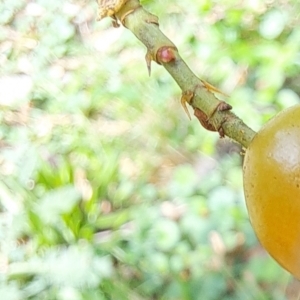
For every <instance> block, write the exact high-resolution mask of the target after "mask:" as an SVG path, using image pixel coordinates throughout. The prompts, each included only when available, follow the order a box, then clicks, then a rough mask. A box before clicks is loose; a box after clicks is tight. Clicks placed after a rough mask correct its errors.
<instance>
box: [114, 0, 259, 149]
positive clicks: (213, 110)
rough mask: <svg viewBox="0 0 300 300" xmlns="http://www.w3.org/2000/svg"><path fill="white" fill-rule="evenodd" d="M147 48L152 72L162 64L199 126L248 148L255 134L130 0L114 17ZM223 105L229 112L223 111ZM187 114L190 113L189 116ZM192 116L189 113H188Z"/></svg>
mask: <svg viewBox="0 0 300 300" xmlns="http://www.w3.org/2000/svg"><path fill="white" fill-rule="evenodd" d="M114 16H115V17H116V18H117V19H119V20H120V21H121V23H122V24H123V25H124V26H125V27H126V28H128V29H129V30H130V31H131V32H132V33H134V35H135V36H136V37H137V38H138V39H139V40H140V41H141V42H142V43H143V44H144V45H145V46H146V48H147V54H146V62H147V67H148V71H149V74H150V71H151V61H152V60H153V61H155V62H157V63H158V64H161V65H162V66H164V67H165V69H166V70H167V71H168V72H169V73H170V75H171V76H172V77H173V78H174V80H175V81H176V82H177V84H178V85H179V87H180V88H181V90H182V91H183V95H190V94H191V93H192V97H190V98H186V99H185V98H184V99H183V98H182V99H181V103H182V104H183V106H185V103H186V102H187V103H188V104H190V105H191V106H192V107H193V109H194V113H195V115H196V117H197V118H198V120H199V121H200V123H201V124H202V125H203V126H204V127H205V128H206V129H208V130H216V131H218V132H219V134H220V136H222V137H223V136H224V135H226V136H228V137H230V138H232V139H233V140H235V141H236V142H238V143H240V144H241V145H242V146H244V147H246V148H247V147H248V145H249V144H250V142H251V140H252V138H253V137H254V135H255V131H253V130H252V129H251V128H249V127H248V126H247V125H246V124H245V123H244V122H243V121H242V120H241V119H239V118H238V117H237V116H236V115H235V114H233V113H232V112H231V111H230V109H231V106H229V105H228V104H227V103H225V102H224V101H220V100H219V99H217V98H216V97H215V95H214V93H215V92H219V90H218V89H217V88H215V87H213V86H211V85H210V84H208V83H206V82H205V81H203V80H201V79H199V78H198V77H197V76H196V75H195V74H194V73H193V72H192V71H191V70H190V68H189V67H188V66H187V64H186V63H185V62H184V61H183V60H182V58H181V57H180V55H179V53H178V50H177V48H176V46H175V45H174V44H173V43H172V42H171V41H170V40H169V39H168V38H167V37H166V36H165V35H164V34H163V33H162V32H161V31H160V29H159V24H158V18H157V17H156V16H154V15H152V14H151V13H149V12H148V11H146V10H144V9H143V7H142V6H141V5H140V2H139V1H138V0H128V1H127V2H126V3H125V4H124V5H123V7H121V8H120V10H119V11H118V12H116V13H115V15H114ZM224 103H225V107H226V109H220V108H222V107H223V108H224ZM187 113H188V112H187ZM188 114H189V113H188Z"/></svg>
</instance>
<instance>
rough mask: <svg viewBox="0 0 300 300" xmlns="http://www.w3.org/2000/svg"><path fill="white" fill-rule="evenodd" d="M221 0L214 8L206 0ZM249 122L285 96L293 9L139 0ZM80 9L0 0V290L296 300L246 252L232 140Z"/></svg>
mask: <svg viewBox="0 0 300 300" xmlns="http://www.w3.org/2000/svg"><path fill="white" fill-rule="evenodd" d="M218 2H221V3H218ZM142 3H143V4H144V5H145V6H146V7H147V9H149V10H150V11H151V12H153V13H154V14H156V15H158V16H159V18H160V25H161V29H162V31H163V32H164V33H165V34H166V35H167V36H169V37H170V38H171V40H173V41H174V42H175V44H176V45H177V46H178V48H179V51H180V53H181V55H182V57H183V58H184V59H185V60H186V61H187V63H188V64H189V65H190V66H191V67H192V69H193V71H194V72H195V73H196V74H198V75H199V76H200V77H201V78H203V79H205V80H207V81H209V82H212V83H214V84H215V85H217V86H219V87H220V88H221V89H222V90H224V92H226V93H228V94H229V95H230V97H229V99H228V102H229V103H230V104H231V105H232V106H233V107H234V109H233V111H234V112H235V113H236V114H238V115H239V117H241V118H242V119H243V120H244V121H245V122H246V123H247V124H248V125H250V126H251V127H253V128H254V129H255V130H258V129H259V128H260V126H261V125H262V124H263V123H264V122H266V120H268V119H269V118H270V117H271V116H272V115H273V114H275V113H276V112H277V111H279V110H281V109H283V108H285V107H287V106H290V105H292V104H295V103H299V95H300V86H299V83H298V82H299V74H300V27H299V13H300V4H299V3H298V1H297V0H287V1H260V0H257V1H250V0H249V1H239V0H230V1H205V0H201V1H192V0H188V1H184V2H183V1H179V0H174V1H171V2H168V3H166V2H165V1H146V0H145V1H142ZM95 17H96V3H94V2H93V3H87V2H86V1H80V0H77V1H58V0H53V1H45V0H36V1H26V0H4V1H2V2H1V3H0V26H1V27H0V28H1V30H0V106H1V110H0V119H1V124H0V138H1V140H0V146H1V150H0V177H1V181H0V237H1V238H0V275H1V276H0V295H1V299H5V300H19V299H39V300H40V299H45V300H46V299H49V300H50V299H51V300H52V299H58V300H83V299H88V300H93V299H95V300H96V299H97V300H99V299H120V300H122V299H132V300H137V299H174V300H175V299H178V300H179V299H180V300H181V299H195V300H197V299H206V300H213V299H224V300H225V299H228V300H229V299H231V300H233V299H272V300H274V299H275V300H277V299H278V300H283V299H296V298H297V297H298V295H299V293H300V292H299V291H300V289H299V284H298V283H297V282H296V281H294V280H293V278H292V277H291V276H290V275H289V274H287V272H285V271H284V270H282V269H281V268H280V267H279V266H278V265H277V264H276V263H275V262H274V261H273V260H272V259H271V258H270V257H269V256H268V255H267V254H266V253H265V251H264V250H263V249H262V248H261V247H260V245H259V244H258V242H257V240H256V238H255V235H254V233H253V230H252V228H251V226H250V223H249V220H248V216H247V212H246V209H245V203H244V198H243V192H242V171H241V164H242V157H241V155H240V152H241V149H240V148H239V146H238V145H236V144H234V143H232V142H231V141H229V140H227V139H225V140H220V139H219V138H218V136H217V134H215V133H211V132H206V131H205V130H204V129H202V128H200V126H199V124H198V122H197V120H195V119H193V120H192V121H191V122H189V121H188V119H187V117H186V115H185V114H184V112H183V110H182V108H181V107H180V105H179V98H180V90H179V88H178V87H177V86H176V84H175V83H174V81H173V80H172V78H171V77H170V76H169V74H168V73H167V72H166V71H165V70H164V69H163V68H161V67H159V66H157V65H153V70H152V76H151V77H150V78H149V77H148V74H147V70H146V65H145V62H144V54H145V49H144V47H143V46H142V45H141V43H140V42H139V41H137V39H136V38H135V37H134V36H133V35H132V34H131V33H130V32H129V31H127V30H126V29H125V28H122V27H120V28H119V29H115V28H112V27H111V24H110V23H111V22H110V20H103V21H102V22H101V23H96V22H95Z"/></svg>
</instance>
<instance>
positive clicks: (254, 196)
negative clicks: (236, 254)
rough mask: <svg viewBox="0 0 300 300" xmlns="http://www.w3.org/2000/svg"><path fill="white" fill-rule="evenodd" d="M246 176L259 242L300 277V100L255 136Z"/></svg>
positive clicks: (244, 169) (247, 199) (246, 161)
mask: <svg viewBox="0 0 300 300" xmlns="http://www.w3.org/2000/svg"><path fill="white" fill-rule="evenodd" d="M243 177H244V193H245V198H246V204H247V209H248V213H249V217H250V221H251V224H252V226H253V228H254V231H255V233H256V235H257V237H258V239H259V241H260V242H261V244H262V245H263V246H264V248H265V249H266V250H267V251H268V252H269V253H270V255H271V256H272V257H273V258H274V259H275V260H276V261H277V262H278V263H279V264H280V265H281V266H282V267H284V268H285V269H286V270H288V271H289V272H290V273H292V274H293V275H294V276H295V277H296V278H298V279H300V105H296V106H293V107H290V108H288V109H286V110H284V111H282V112H281V113H279V114H278V115H276V116H275V117H273V118H272V119H271V120H270V121H269V122H267V123H266V125H265V126H264V127H263V128H262V129H261V130H260V131H259V132H258V133H257V134H256V135H255V137H254V138H253V140H252V141H251V143H250V145H249V147H248V149H247V150H246V155H245V160H244V166H243Z"/></svg>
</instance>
